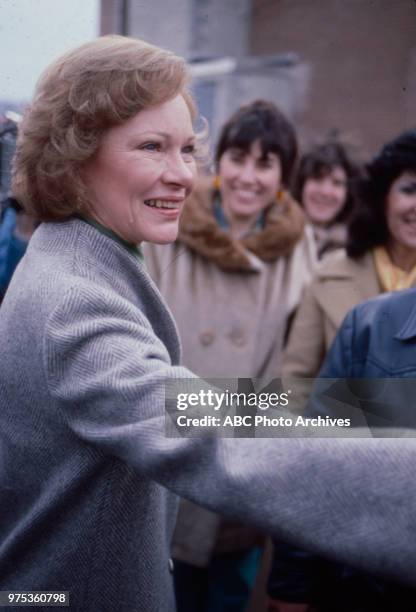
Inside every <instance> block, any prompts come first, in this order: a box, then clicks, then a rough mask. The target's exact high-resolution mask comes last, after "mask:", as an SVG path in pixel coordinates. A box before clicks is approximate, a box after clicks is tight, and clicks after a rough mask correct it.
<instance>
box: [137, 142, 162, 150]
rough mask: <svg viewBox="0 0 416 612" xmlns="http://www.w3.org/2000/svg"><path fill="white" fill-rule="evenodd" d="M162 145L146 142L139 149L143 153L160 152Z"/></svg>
mask: <svg viewBox="0 0 416 612" xmlns="http://www.w3.org/2000/svg"><path fill="white" fill-rule="evenodd" d="M161 148H162V145H161V144H160V143H159V142H146V143H145V144H143V145H140V147H139V149H141V150H142V151H160V150H161Z"/></svg>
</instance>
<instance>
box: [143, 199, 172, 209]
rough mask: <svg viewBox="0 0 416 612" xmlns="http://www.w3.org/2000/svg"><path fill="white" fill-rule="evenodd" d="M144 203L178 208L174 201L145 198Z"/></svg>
mask: <svg viewBox="0 0 416 612" xmlns="http://www.w3.org/2000/svg"><path fill="white" fill-rule="evenodd" d="M144 203H145V204H146V205H147V206H150V207H152V208H169V209H172V208H178V204H177V203H176V202H166V201H165V200H145V202H144Z"/></svg>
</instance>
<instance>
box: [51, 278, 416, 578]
mask: <svg viewBox="0 0 416 612" xmlns="http://www.w3.org/2000/svg"><path fill="white" fill-rule="evenodd" d="M43 352H44V370H45V376H46V379H47V385H48V389H49V394H50V397H51V403H53V404H55V405H56V407H57V410H56V411H55V413H54V415H55V418H58V417H57V416H56V415H60V416H59V418H62V419H64V420H65V422H66V424H67V426H68V427H69V428H70V429H71V430H72V431H73V432H74V435H76V436H77V437H78V438H80V439H81V440H82V441H83V442H84V443H86V444H90V445H93V446H94V447H96V448H97V449H99V450H100V451H101V452H103V453H106V454H109V455H111V456H113V457H115V458H118V459H120V460H122V461H124V462H126V463H127V464H128V465H130V466H131V467H132V469H134V470H136V471H137V472H139V473H140V474H143V475H144V476H146V477H148V478H150V479H153V480H155V481H157V482H158V483H160V484H162V485H164V486H165V487H167V488H168V489H170V490H172V491H173V492H175V493H177V494H179V495H181V496H183V497H186V498H188V499H190V500H191V501H194V502H196V503H198V504H201V505H203V506H205V507H207V508H209V509H211V510H213V511H217V512H220V513H223V514H225V515H229V516H232V517H234V518H237V519H240V520H242V521H247V522H251V523H254V524H256V525H258V526H259V527H260V528H261V529H264V530H267V531H269V532H271V533H272V534H274V535H275V537H277V538H278V539H281V540H287V541H289V542H292V543H294V544H296V545H298V546H300V547H303V548H306V549H310V550H313V551H315V552H318V553H320V554H325V555H328V556H329V557H332V558H338V559H341V560H343V561H347V562H349V563H351V564H357V565H358V566H363V567H365V568H367V569H370V570H372V571H375V572H381V573H386V574H389V575H390V576H392V577H394V576H396V577H397V578H399V579H401V580H404V581H406V580H407V581H408V582H416V575H415V571H414V568H415V567H416V547H415V546H414V532H415V528H416V517H415V512H414V507H415V503H416V489H415V487H414V465H415V459H416V447H415V444H414V442H413V441H412V440H388V439H383V440H363V439H299V438H292V439H283V438H278V439H255V438H254V439H242V438H239V439H232V438H215V437H208V438H184V437H178V438H173V437H167V436H166V435H165V394H164V391H165V383H166V381H167V380H171V379H176V380H178V379H182V378H183V379H186V378H190V377H191V376H192V374H191V373H190V372H189V371H188V370H186V369H185V368H181V367H177V366H172V365H171V364H170V360H169V355H168V352H167V349H166V347H165V346H164V344H163V343H162V342H161V340H160V339H159V338H158V337H157V336H156V335H155V332H154V331H153V329H152V327H151V325H150V323H149V321H148V319H147V318H146V317H145V316H144V314H143V313H142V312H141V311H138V310H132V308H131V304H130V303H127V302H126V300H123V299H122V298H119V297H118V296H115V297H114V296H113V294H111V299H109V298H108V296H107V295H106V294H104V293H101V292H100V289H97V290H93V289H91V288H90V287H89V286H87V287H83V286H82V285H81V286H76V287H73V288H72V289H71V290H70V292H69V293H68V294H66V295H64V296H63V297H62V300H61V302H60V304H59V305H58V306H56V307H55V309H54V310H53V312H52V313H51V315H50V317H49V319H48V323H47V326H46V330H45V336H44V351H43ZM374 443H375V444H374ZM404 492H405V495H406V504H404V503H403V497H404Z"/></svg>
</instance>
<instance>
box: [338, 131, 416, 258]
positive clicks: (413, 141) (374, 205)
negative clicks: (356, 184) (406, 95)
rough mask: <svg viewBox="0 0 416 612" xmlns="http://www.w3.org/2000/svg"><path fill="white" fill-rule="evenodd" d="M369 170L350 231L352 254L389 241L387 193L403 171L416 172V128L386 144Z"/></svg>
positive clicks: (361, 253)
mask: <svg viewBox="0 0 416 612" xmlns="http://www.w3.org/2000/svg"><path fill="white" fill-rule="evenodd" d="M366 169H367V175H366V177H365V178H364V179H363V180H362V182H361V186H360V205H359V206H358V207H357V211H356V214H355V215H354V217H353V219H352V221H351V224H350V227H349V230H348V240H347V253H348V255H349V256H350V257H359V256H361V255H363V254H364V253H365V252H366V251H368V250H370V249H371V248H373V247H375V246H378V245H381V244H385V243H386V242H387V240H388V237H389V230H388V227H387V221H386V206H385V204H386V196H387V194H388V192H389V190H390V187H391V184H392V183H393V182H394V181H395V180H396V179H397V178H398V177H399V176H400V175H401V174H403V173H404V172H406V171H410V172H415V173H416V129H412V130H408V131H407V132H404V133H403V134H401V135H400V136H398V137H397V138H395V139H394V140H392V141H391V142H389V143H387V144H386V145H384V146H383V147H382V149H381V150H380V152H379V153H378V154H377V155H376V156H375V157H374V159H373V160H372V161H371V162H370V163H369V164H368V165H367V168H366Z"/></svg>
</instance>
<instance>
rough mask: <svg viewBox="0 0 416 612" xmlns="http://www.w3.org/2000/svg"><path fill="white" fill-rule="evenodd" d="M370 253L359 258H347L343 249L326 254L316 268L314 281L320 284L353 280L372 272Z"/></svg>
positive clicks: (372, 264)
mask: <svg viewBox="0 0 416 612" xmlns="http://www.w3.org/2000/svg"><path fill="white" fill-rule="evenodd" d="M374 271H375V269H374V263H373V257H372V253H371V252H367V253H365V254H364V255H362V256H361V257H349V256H348V255H347V253H346V251H345V250H344V249H339V250H337V251H334V252H332V253H330V254H328V255H327V256H326V257H325V258H324V260H323V261H321V262H320V263H319V264H318V265H317V268H316V273H315V277H314V279H315V280H316V281H317V282H322V281H326V280H330V279H341V278H345V279H353V278H356V277H357V276H361V275H362V274H364V273H369V272H370V273H371V272H374Z"/></svg>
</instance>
